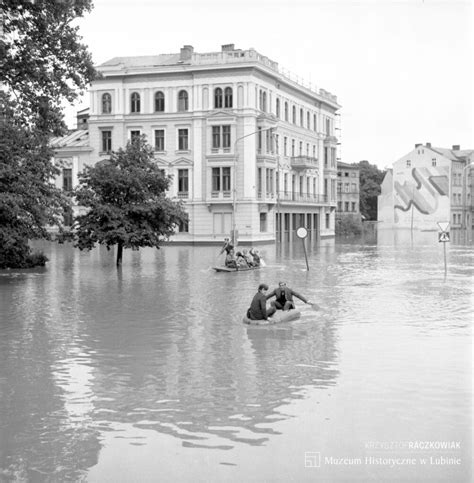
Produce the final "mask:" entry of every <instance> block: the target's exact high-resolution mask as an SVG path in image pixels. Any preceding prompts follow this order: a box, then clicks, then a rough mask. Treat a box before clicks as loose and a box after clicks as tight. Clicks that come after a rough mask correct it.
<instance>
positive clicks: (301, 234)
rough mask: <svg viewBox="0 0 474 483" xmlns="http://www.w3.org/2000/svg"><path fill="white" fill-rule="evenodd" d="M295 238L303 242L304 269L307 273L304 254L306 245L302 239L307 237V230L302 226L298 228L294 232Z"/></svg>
mask: <svg viewBox="0 0 474 483" xmlns="http://www.w3.org/2000/svg"><path fill="white" fill-rule="evenodd" d="M296 236H297V237H298V238H301V241H302V242H303V250H304V258H305V260H306V269H307V270H308V271H309V265H308V255H307V254H306V243H305V241H304V239H305V238H306V237H307V236H308V230H307V229H306V228H305V227H304V226H300V227H299V228H298V229H297V230H296Z"/></svg>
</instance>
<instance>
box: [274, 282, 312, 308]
mask: <svg viewBox="0 0 474 483" xmlns="http://www.w3.org/2000/svg"><path fill="white" fill-rule="evenodd" d="M272 297H275V298H276V300H275V301H272V302H271V304H272V308H275V309H278V310H290V309H294V308H295V303H294V302H293V297H297V298H299V299H300V300H301V301H303V302H304V303H305V304H309V305H312V303H311V302H309V301H308V300H307V299H306V297H303V295H300V294H299V293H297V292H295V291H294V290H292V289H291V288H289V287H287V286H286V283H285V282H280V283H279V284H278V287H277V288H276V289H275V290H273V291H272V292H270V293H269V294H268V295H267V299H270V298H272Z"/></svg>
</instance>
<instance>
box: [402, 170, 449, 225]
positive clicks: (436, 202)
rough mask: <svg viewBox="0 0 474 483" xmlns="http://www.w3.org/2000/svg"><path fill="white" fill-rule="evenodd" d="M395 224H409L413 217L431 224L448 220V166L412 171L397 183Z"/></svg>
mask: <svg viewBox="0 0 474 483" xmlns="http://www.w3.org/2000/svg"><path fill="white" fill-rule="evenodd" d="M394 191H395V193H394V195H395V200H394V201H395V204H394V222H395V223H396V224H400V225H405V224H406V225H407V226H408V225H409V224H410V223H411V220H412V217H415V219H416V220H417V221H419V222H420V221H421V222H426V223H431V222H436V221H438V220H441V219H444V218H446V216H448V219H449V167H448V166H440V167H430V168H427V167H426V168H413V169H412V170H411V171H409V172H407V173H406V175H400V174H399V175H398V176H397V179H396V180H395V182H394Z"/></svg>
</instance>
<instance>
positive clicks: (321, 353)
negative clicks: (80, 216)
mask: <svg viewBox="0 0 474 483" xmlns="http://www.w3.org/2000/svg"><path fill="white" fill-rule="evenodd" d="M41 247H42V249H43V250H44V251H45V253H46V254H47V256H48V257H49V259H50V261H49V263H48V264H47V266H46V267H45V268H41V269H35V270H25V271H15V270H6V271H0V481H40V482H42V481H45V482H66V481H87V482H100V483H103V482H114V483H116V482H157V481H160V482H289V481H294V482H304V481H325V482H326V481H329V482H332V481H334V482H339V481H361V482H368V481H374V482H381V481H427V482H433V481H446V482H468V481H471V478H472V466H471V454H472V452H471V450H472V447H471V432H472V419H471V417H472V382H471V378H472V352H471V350H472V339H471V334H472V332H471V324H472V312H473V293H474V290H473V283H472V282H473V273H474V267H473V265H474V264H473V261H474V248H473V247H472V246H467V245H461V244H456V243H448V244H446V271H445V265H444V246H443V244H442V243H438V241H437V234H436V233H415V236H414V237H413V236H410V234H407V233H396V234H395V233H394V232H385V233H383V232H379V233H378V235H376V234H375V235H373V236H368V237H366V238H365V239H358V240H350V239H347V240H342V241H341V240H338V241H334V240H329V241H321V242H319V244H317V245H316V246H314V247H308V249H307V252H308V264H309V271H308V270H307V269H306V263H305V257H304V251H303V248H302V244H301V243H300V241H298V242H295V243H293V244H289V245H286V246H283V247H278V246H273V245H270V246H264V247H261V253H262V255H263V257H264V259H265V261H266V263H267V266H266V267H265V268H264V269H261V270H257V271H252V272H245V273H244V272H242V273H237V274H236V273H230V274H226V273H215V272H214V271H213V270H212V269H211V268H210V267H212V266H213V265H215V264H218V263H219V261H220V258H219V257H218V256H217V253H218V248H217V247H184V246H166V247H164V248H162V249H161V250H151V249H145V250H141V251H140V252H128V251H126V252H125V254H124V263H123V267H122V268H121V269H119V270H117V268H116V267H115V264H114V252H113V251H110V252H108V251H107V250H105V249H96V250H94V251H92V252H90V253H87V252H86V253H81V252H79V251H78V250H75V249H74V248H72V247H71V246H67V245H66V246H64V245H63V246H58V245H52V244H51V245H50V244H44V245H41ZM279 280H285V281H287V283H288V285H289V286H290V287H292V288H294V289H295V290H296V291H298V292H300V293H302V294H303V295H305V296H306V297H308V298H309V299H310V300H311V301H313V302H316V303H317V304H318V305H319V307H320V308H319V310H313V309H312V308H311V307H310V306H308V305H304V304H303V303H301V302H299V301H297V305H298V307H299V308H300V309H301V310H302V317H301V319H300V320H298V321H295V322H291V323H286V324H282V325H279V326H273V327H248V326H245V325H243V324H242V316H243V315H244V312H245V310H246V309H247V307H248V305H249V303H250V300H251V298H252V296H253V295H254V293H255V292H256V288H257V286H258V284H259V283H261V282H266V283H268V284H269V285H270V286H272V287H273V286H275V285H276V284H277V283H278V281H279Z"/></svg>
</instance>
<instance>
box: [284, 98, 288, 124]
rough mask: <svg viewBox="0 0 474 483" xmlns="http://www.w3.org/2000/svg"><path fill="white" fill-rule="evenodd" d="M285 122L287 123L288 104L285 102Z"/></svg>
mask: <svg viewBox="0 0 474 483" xmlns="http://www.w3.org/2000/svg"><path fill="white" fill-rule="evenodd" d="M285 121H288V102H285Z"/></svg>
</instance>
